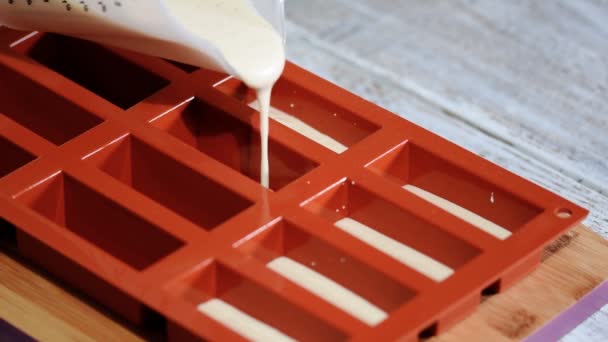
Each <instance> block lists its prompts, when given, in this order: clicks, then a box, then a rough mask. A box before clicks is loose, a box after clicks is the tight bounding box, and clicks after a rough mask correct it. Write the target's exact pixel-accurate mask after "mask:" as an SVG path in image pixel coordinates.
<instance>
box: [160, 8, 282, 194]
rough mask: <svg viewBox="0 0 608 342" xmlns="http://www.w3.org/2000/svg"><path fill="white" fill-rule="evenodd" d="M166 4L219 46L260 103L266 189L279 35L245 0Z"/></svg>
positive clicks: (193, 29) (279, 57) (279, 55)
mask: <svg viewBox="0 0 608 342" xmlns="http://www.w3.org/2000/svg"><path fill="white" fill-rule="evenodd" d="M168 4H169V5H170V8H171V9H172V13H173V14H174V15H175V16H177V17H178V18H179V20H180V22H181V23H183V25H184V26H186V27H188V29H189V30H190V31H191V32H192V33H195V34H198V35H200V36H201V37H204V38H205V40H207V41H210V42H211V43H212V44H213V45H214V46H215V47H216V48H218V49H219V51H220V52H221V53H222V55H223V57H224V60H225V61H226V63H227V64H228V65H229V69H232V74H233V75H234V76H236V77H238V78H239V79H240V80H242V81H243V82H244V83H245V84H246V85H247V86H248V87H250V88H252V89H255V91H256V94H257V97H258V102H259V106H260V139H261V144H260V146H261V160H260V183H261V184H262V186H264V187H266V188H268V187H269V185H270V184H269V183H270V168H269V162H268V120H269V113H268V112H269V109H270V98H271V93H272V86H273V85H274V83H275V82H276V81H277V80H278V79H279V77H280V76H281V73H282V72H283V67H284V65H285V50H284V46H283V40H282V38H281V36H280V35H279V34H278V33H277V32H276V30H275V29H274V27H273V26H272V25H270V24H269V23H268V22H267V21H266V20H264V19H263V18H262V17H261V16H259V15H258V13H257V12H256V11H255V9H254V8H253V6H252V5H251V4H250V3H249V1H247V0H231V1H226V0H205V1H200V0H198V1H195V0H190V1H185V0H171V1H168ZM227 23H230V24H229V25H227Z"/></svg>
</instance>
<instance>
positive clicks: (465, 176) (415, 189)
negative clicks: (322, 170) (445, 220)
mask: <svg viewBox="0 0 608 342" xmlns="http://www.w3.org/2000/svg"><path fill="white" fill-rule="evenodd" d="M368 168H369V169H370V170H372V171H373V172H375V173H377V174H379V175H381V176H384V177H386V178H387V179H389V180H391V181H393V182H395V183H396V184H397V185H399V186H402V187H403V188H404V189H406V190H408V191H410V192H412V193H414V194H415V195H417V196H419V197H422V198H423V199H425V200H427V201H429V202H431V203H433V204H435V205H437V206H439V207H441V208H442V209H444V210H446V211H449V212H450V213H452V214H454V215H455V216H458V217H460V218H461V219H463V220H465V221H467V222H469V223H471V224H472V225H474V226H476V227H477V228H479V229H481V230H483V231H485V232H486V233H488V234H490V235H493V236H494V237H496V238H498V239H501V240H504V239H506V238H508V237H509V236H510V235H511V234H512V233H513V232H516V231H517V230H518V229H519V228H520V227H521V226H523V225H524V224H526V223H527V222H529V221H531V220H532V219H533V218H534V217H536V216H537V215H539V214H540V213H541V212H542V209H540V208H538V207H536V206H534V205H532V204H529V203H527V202H525V201H524V200H522V199H520V198H518V197H516V196H514V195H513V194H511V193H510V192H509V191H507V190H506V189H503V188H499V187H497V186H496V185H493V184H491V183H489V182H486V181H484V180H482V179H480V178H479V177H477V176H475V175H474V174H472V173H469V172H467V171H466V170H463V169H462V168H460V167H458V166H456V165H453V164H451V163H449V162H447V161H445V160H443V159H442V158H440V157H438V156H436V155H434V154H432V153H430V152H428V151H426V150H425V149H423V148H421V147H419V146H417V145H415V144H412V143H405V144H403V145H401V146H399V147H397V148H395V149H393V150H391V151H390V152H388V153H386V154H384V155H382V156H381V157H379V158H378V159H376V160H374V161H372V162H371V163H370V164H369V165H368Z"/></svg>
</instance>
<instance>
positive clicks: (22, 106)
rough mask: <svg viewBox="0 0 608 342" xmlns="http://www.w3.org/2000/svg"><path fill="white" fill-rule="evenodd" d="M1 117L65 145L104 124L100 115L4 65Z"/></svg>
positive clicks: (0, 83)
mask: <svg viewBox="0 0 608 342" xmlns="http://www.w3.org/2000/svg"><path fill="white" fill-rule="evenodd" d="M0 89H2V92H0V115H4V116H7V117H9V118H10V119H12V120H13V121H15V122H17V123H19V124H21V125H22V126H24V127H26V128H28V129H29V130H31V131H32V132H34V133H36V134H38V135H40V136H41V137H43V138H45V139H46V140H48V141H50V142H52V143H54V144H56V145H61V144H63V143H65V142H67V141H68V140H70V139H72V138H75V137H76V136H78V135H80V134H81V133H84V132H85V131H87V130H89V129H91V128H93V127H95V126H96V125H98V124H99V123H101V122H102V120H101V119H100V118H98V117H97V116H95V115H93V114H91V113H89V112H87V111H85V110H84V109H82V108H80V107H78V106H77V105H75V104H73V103H71V102H69V101H68V100H66V99H64V98H62V97H60V96H59V95H57V94H55V93H53V92H51V91H50V90H48V89H46V88H44V87H43V86H41V85H39V84H37V83H34V82H33V81H31V80H29V79H28V78H26V77H25V76H23V75H21V74H19V73H17V72H15V71H13V70H11V69H9V68H7V67H5V66H2V65H0Z"/></svg>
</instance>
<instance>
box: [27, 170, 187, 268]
mask: <svg viewBox="0 0 608 342" xmlns="http://www.w3.org/2000/svg"><path fill="white" fill-rule="evenodd" d="M18 199H19V200H20V201H23V202H25V204H26V205H28V206H29V207H30V208H32V209H33V210H34V211H36V212H38V213H39V214H40V215H42V216H44V217H46V218H47V219H49V220H51V221H53V222H54V223H55V224H57V225H58V226H59V227H62V228H65V229H67V230H69V231H70V232H72V233H74V234H76V235H78V236H79V237H81V238H83V239H85V240H87V241H88V242H90V243H92V244H94V245H96V246H97V247H98V248H100V249H102V250H104V251H105V252H107V253H108V254H110V255H112V256H114V257H115V258H117V259H119V260H121V261H123V262H124V263H126V264H127V265H129V266H131V267H132V268H134V269H136V270H143V269H145V268H147V267H148V266H150V265H152V264H153V263H155V262H157V261H158V260H160V259H162V258H163V257H165V256H167V255H169V254H171V253H172V252H174V251H176V250H177V249H178V248H180V247H181V246H182V245H183V244H184V243H183V242H182V241H180V240H178V239H177V238H175V237H173V236H172V235H170V234H169V233H167V232H165V231H163V230H162V229H160V228H158V227H156V226H154V225H152V224H150V223H149V222H147V221H145V220H144V219H142V218H141V217H138V216H136V215H134V214H133V213H131V212H129V210H127V209H125V208H123V207H120V206H119V205H118V204H116V203H114V202H113V201H112V200H110V199H108V198H106V197H104V196H103V195H101V194H99V193H97V192H96V191H94V190H93V189H91V188H89V187H88V186H86V185H84V184H82V183H80V182H79V181H78V180H76V179H74V178H72V177H71V176H69V175H66V174H64V173H59V174H57V175H54V176H53V177H51V178H49V179H47V180H45V181H44V182H42V183H41V184H38V185H36V186H35V187H34V188H33V189H31V190H28V191H27V192H25V193H23V194H21V195H19V198H18ZM142 241H145V243H142Z"/></svg>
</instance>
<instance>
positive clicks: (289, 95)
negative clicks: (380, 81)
mask: <svg viewBox="0 0 608 342" xmlns="http://www.w3.org/2000/svg"><path fill="white" fill-rule="evenodd" d="M216 88H217V89H218V90H220V91H221V92H223V93H225V94H227V95H230V96H232V97H235V98H237V99H239V100H242V101H243V102H245V103H247V104H250V103H253V102H254V101H255V94H254V93H253V92H252V91H251V90H247V89H246V87H244V85H243V83H242V82H241V81H239V80H237V79H229V80H227V81H225V82H222V83H220V84H219V85H217V86H216ZM271 100H272V103H271V105H272V109H271V113H270V114H271V118H273V119H274V120H276V121H278V122H279V123H281V124H283V125H285V126H287V127H289V128H291V129H292V130H295V131H297V132H299V133H301V134H302V135H304V136H306V137H308V138H309V139H312V140H314V141H316V142H317V143H320V144H322V145H323V146H325V147H327V148H328V149H330V150H332V151H334V152H336V153H341V152H343V151H344V150H346V149H347V148H349V147H352V146H353V145H355V144H356V143H358V142H359V141H361V140H363V139H364V138H365V137H367V136H368V135H370V134H372V133H374V132H375V131H377V130H378V129H380V126H378V125H376V124H374V123H372V122H370V121H367V120H365V119H363V118H361V117H359V116H357V115H356V114H355V113H353V112H352V111H350V110H348V109H346V108H343V107H341V106H338V105H336V104H335V103H332V102H331V101H329V100H327V99H324V98H321V97H319V96H318V95H315V94H314V93H312V92H311V91H309V90H308V89H306V88H303V87H301V86H299V85H298V84H296V83H293V82H291V81H288V80H286V79H279V81H278V82H277V83H276V84H275V86H274V87H273V89H272V99H271ZM252 107H257V106H255V105H253V106H252Z"/></svg>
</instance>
